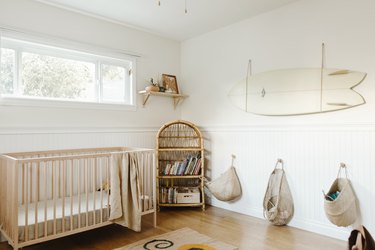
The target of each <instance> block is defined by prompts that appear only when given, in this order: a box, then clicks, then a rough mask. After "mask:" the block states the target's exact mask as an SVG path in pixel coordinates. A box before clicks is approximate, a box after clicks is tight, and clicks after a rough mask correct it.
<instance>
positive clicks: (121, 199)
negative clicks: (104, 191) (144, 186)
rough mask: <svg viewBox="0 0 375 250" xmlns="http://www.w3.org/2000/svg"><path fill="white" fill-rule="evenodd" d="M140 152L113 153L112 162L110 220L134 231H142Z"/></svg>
mask: <svg viewBox="0 0 375 250" xmlns="http://www.w3.org/2000/svg"><path fill="white" fill-rule="evenodd" d="M138 154H139V153H137V152H132V153H119V154H113V156H112V159H111V160H112V161H113V162H112V163H113V164H111V196H110V197H111V198H110V200H111V215H110V218H109V219H110V220H113V221H114V222H115V223H117V224H120V225H122V226H125V227H128V228H130V229H132V230H134V231H137V232H139V231H141V191H140V185H139V164H140V162H139V161H140V157H139V156H138Z"/></svg>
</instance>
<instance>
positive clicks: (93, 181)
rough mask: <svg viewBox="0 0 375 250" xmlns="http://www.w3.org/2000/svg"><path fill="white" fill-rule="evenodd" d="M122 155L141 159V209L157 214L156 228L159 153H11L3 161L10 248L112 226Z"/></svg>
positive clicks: (1, 203)
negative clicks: (114, 174) (117, 161)
mask: <svg viewBox="0 0 375 250" xmlns="http://www.w3.org/2000/svg"><path fill="white" fill-rule="evenodd" d="M118 154H124V155H126V154H128V157H130V156H129V155H132V157H133V155H136V158H137V166H138V167H137V176H138V177H139V178H138V180H139V181H138V183H137V188H138V189H139V190H140V198H139V201H138V204H137V208H138V210H140V211H139V213H140V214H141V215H145V214H149V213H154V226H155V225H156V207H155V204H156V195H155V166H154V162H155V156H154V150H150V149H136V148H121V147H117V148H94V149H77V150H59V151H43V152H27V153H10V154H5V155H2V156H1V157H0V229H1V232H2V234H3V236H4V237H5V238H6V239H7V240H8V242H9V244H10V245H12V246H13V248H14V249H19V248H22V247H25V246H28V245H32V244H36V243H40V242H44V241H48V240H51V239H56V238H59V237H63V236H67V235H71V234H75V233H79V232H83V231H87V230H90V229H94V228H98V227H102V226H105V225H109V224H111V223H113V221H110V220H109V218H110V214H111V199H110V198H111V191H113V190H111V189H110V183H111V180H110V177H111V170H112V169H113V168H112V165H113V164H114V163H113V162H114V160H113V157H114V156H115V155H118ZM129 167H132V166H129ZM112 171H113V170H112ZM138 210H137V211H138ZM140 217H141V216H140Z"/></svg>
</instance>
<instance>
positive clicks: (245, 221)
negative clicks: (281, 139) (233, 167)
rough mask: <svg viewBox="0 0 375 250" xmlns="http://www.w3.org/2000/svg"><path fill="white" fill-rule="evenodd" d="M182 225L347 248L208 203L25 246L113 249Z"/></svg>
mask: <svg viewBox="0 0 375 250" xmlns="http://www.w3.org/2000/svg"><path fill="white" fill-rule="evenodd" d="M183 227H190V228H191V229H193V230H196V231H198V232H200V233H203V234H206V235H208V236H210V237H212V238H216V239H219V240H221V241H223V242H227V243H229V244H232V245H234V246H238V247H239V248H240V249H243V250H248V249H257V250H258V249H288V250H293V249H296V250H297V249H298V250H301V249H307V250H308V249H314V250H315V249H319V250H322V249H327V250H328V249H329V250H334V249H347V245H346V242H345V241H340V240H335V239H332V238H328V237H324V236H321V235H318V234H313V233H309V232H306V231H303V230H299V229H295V228H292V227H288V226H286V227H276V226H272V225H270V224H269V223H268V222H267V221H265V220H262V219H257V218H253V217H250V216H246V215H242V214H238V213H233V212H229V211H226V210H223V209H219V208H215V207H207V210H206V211H205V212H202V211H201V210H200V209H198V208H178V209H177V208H175V209H169V208H164V209H162V211H161V212H160V213H158V227H157V228H153V227H152V217H151V216H145V217H143V223H142V232H141V233H136V232H133V231H131V230H128V229H126V228H123V227H121V226H118V225H111V226H107V227H103V228H99V229H95V230H92V231H89V232H85V233H80V234H76V235H73V236H68V237H65V238H61V239H57V240H53V241H49V242H46V243H42V244H38V245H34V246H30V247H26V248H24V249H25V250H34V249H42V250H43V249H46V250H47V249H48V250H49V249H54V250H56V249H64V250H65V249H69V250H70V249H72V250H75V249H77V250H78V249H87V250H88V249H90V250H95V249H98V250H99V249H100V250H105V249H113V248H118V247H121V246H124V245H126V244H129V243H132V242H135V241H138V240H141V239H143V238H147V237H150V236H153V235H158V234H162V233H166V232H169V231H173V230H175V229H179V228H183ZM5 249H12V248H11V247H10V246H9V245H8V244H7V243H6V242H3V243H0V250H5Z"/></svg>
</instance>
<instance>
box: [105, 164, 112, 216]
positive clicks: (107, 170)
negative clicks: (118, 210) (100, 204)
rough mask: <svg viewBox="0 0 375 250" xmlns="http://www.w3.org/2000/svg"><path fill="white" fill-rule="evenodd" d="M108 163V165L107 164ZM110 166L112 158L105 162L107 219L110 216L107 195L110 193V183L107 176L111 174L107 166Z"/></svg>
mask: <svg viewBox="0 0 375 250" xmlns="http://www.w3.org/2000/svg"><path fill="white" fill-rule="evenodd" d="M108 163H109V164H108ZM110 164H112V158H109V159H108V160H107V166H106V175H107V176H106V180H107V183H108V187H109V189H108V195H107V218H109V216H110V211H111V210H110V207H109V193H110V192H111V191H110V190H111V189H110V188H111V186H110V182H109V176H110V174H111V172H110V168H109V166H110Z"/></svg>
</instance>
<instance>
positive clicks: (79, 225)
mask: <svg viewBox="0 0 375 250" xmlns="http://www.w3.org/2000/svg"><path fill="white" fill-rule="evenodd" d="M81 162H82V161H81V160H78V165H79V166H78V167H77V170H78V174H77V175H78V228H81V167H80V166H81V164H80V163H81Z"/></svg>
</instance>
